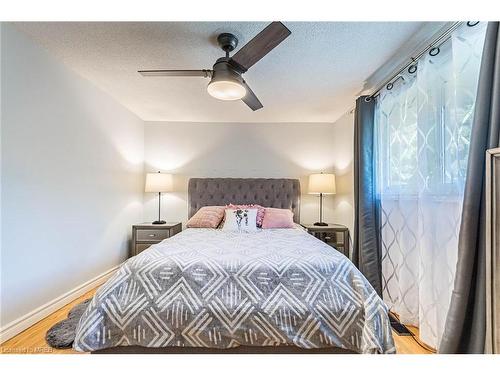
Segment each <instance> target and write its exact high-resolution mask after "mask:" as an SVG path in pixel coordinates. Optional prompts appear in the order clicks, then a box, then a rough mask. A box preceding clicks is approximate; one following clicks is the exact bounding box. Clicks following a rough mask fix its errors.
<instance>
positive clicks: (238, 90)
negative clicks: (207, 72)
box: [207, 81, 247, 100]
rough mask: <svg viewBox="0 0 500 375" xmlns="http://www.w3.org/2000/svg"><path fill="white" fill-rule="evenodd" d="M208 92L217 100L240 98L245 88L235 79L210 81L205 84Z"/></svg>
mask: <svg viewBox="0 0 500 375" xmlns="http://www.w3.org/2000/svg"><path fill="white" fill-rule="evenodd" d="M207 91H208V93H209V94H210V95H211V96H213V97H214V98H216V99H219V100H240V99H241V98H243V97H244V96H245V95H246V93H247V90H246V88H245V87H244V86H242V85H241V84H240V83H238V82H235V81H212V82H210V83H209V84H208V86H207Z"/></svg>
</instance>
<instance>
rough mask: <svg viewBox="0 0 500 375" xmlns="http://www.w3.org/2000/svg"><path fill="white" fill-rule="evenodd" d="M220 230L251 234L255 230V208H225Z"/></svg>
mask: <svg viewBox="0 0 500 375" xmlns="http://www.w3.org/2000/svg"><path fill="white" fill-rule="evenodd" d="M225 214H226V219H225V222H224V226H223V227H222V230H231V231H241V232H253V231H256V230H257V209H256V208H226V212H225Z"/></svg>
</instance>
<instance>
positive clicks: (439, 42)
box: [367, 21, 479, 99]
mask: <svg viewBox="0 0 500 375" xmlns="http://www.w3.org/2000/svg"><path fill="white" fill-rule="evenodd" d="M463 23H464V22H454V23H453V24H452V25H451V26H450V27H449V28H447V29H446V30H445V31H444V32H443V33H441V34H440V35H439V36H438V37H436V38H435V39H434V40H433V41H432V42H431V43H430V44H429V45H428V46H427V47H425V48H424V49H423V50H422V51H420V52H419V53H417V55H416V56H414V57H410V61H409V62H408V63H407V64H406V65H405V66H404V67H403V68H401V69H400V70H398V72H397V73H396V74H393V75H392V76H391V78H390V79H388V80H386V81H385V82H384V83H383V84H382V85H380V86H378V87H377V89H376V90H375V91H374V92H373V93H372V94H371V95H369V98H370V99H371V98H375V97H376V96H378V95H379V94H380V91H382V90H383V89H384V87H387V86H388V85H392V84H393V80H394V81H397V80H398V79H399V77H400V74H401V73H402V72H403V71H404V70H406V69H411V68H412V67H414V70H413V71H411V72H410V73H415V72H416V66H415V65H414V64H415V62H416V61H418V59H419V58H421V57H422V56H423V55H424V54H425V53H426V52H428V51H429V52H430V51H431V50H433V49H435V50H436V52H437V53H436V55H437V54H438V53H439V46H441V45H442V44H443V43H444V42H446V41H447V40H448V39H450V37H451V34H452V33H453V31H455V30H456V29H457V28H458V27H459V26H460V25H462V24H463ZM478 23H479V22H478V21H468V22H467V26H469V27H473V26H476V25H477V24H478ZM433 56H435V55H433ZM391 88H392V87H391ZM367 99H368V98H367Z"/></svg>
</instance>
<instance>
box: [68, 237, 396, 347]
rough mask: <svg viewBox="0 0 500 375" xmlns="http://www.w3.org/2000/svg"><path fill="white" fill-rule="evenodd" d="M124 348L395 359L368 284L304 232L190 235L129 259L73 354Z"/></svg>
mask: <svg viewBox="0 0 500 375" xmlns="http://www.w3.org/2000/svg"><path fill="white" fill-rule="evenodd" d="M126 345H139V346H145V347H168V346H184V347H210V348H221V349H224V348H233V347H236V346H239V345H246V346H255V345H257V346H272V345H295V346H298V347H301V348H324V347H331V346H334V347H340V348H344V349H348V350H352V351H355V352H359V353H394V352H395V347H394V342H393V339H392V334H391V328H390V324H389V319H388V317H387V308H386V306H385V304H384V303H383V302H382V300H381V299H380V298H379V297H378V296H377V294H376V292H375V291H374V289H373V288H372V287H371V285H370V284H369V283H368V281H367V280H366V279H365V278H364V277H363V275H362V274H361V273H360V272H359V271H358V270H357V269H356V267H354V265H353V264H352V263H351V262H350V261H349V260H348V259H347V258H346V257H344V256H343V255H342V254H340V253H339V252H337V251H336V250H334V249H332V248H331V247H330V246H329V245H327V244H325V243H323V242H321V241H319V240H317V239H316V238H314V237H313V236H311V235H309V234H307V233H306V232H305V231H303V230H301V229H275V230H269V229H267V230H259V231H257V232H254V233H236V232H227V231H221V230H212V229H187V230H185V231H183V232H181V233H180V234H178V235H176V236H174V237H172V238H169V239H167V240H164V241H163V242H161V243H159V244H157V245H153V246H152V247H150V248H149V249H147V250H145V251H144V252H142V253H141V254H139V255H138V256H135V257H133V258H130V259H129V260H128V261H126V262H125V263H124V264H123V265H122V266H121V267H120V269H119V270H118V271H117V272H116V274H115V275H114V276H113V277H112V278H111V279H110V280H108V281H107V282H106V283H105V284H104V285H103V286H101V287H100V288H99V289H98V291H97V293H96V295H95V296H94V298H93V299H92V301H91V303H90V304H89V307H88V308H87V310H86V312H85V314H84V315H83V316H82V318H81V320H80V323H79V325H78V328H77V333H76V338H75V342H74V348H75V349H76V350H79V351H95V350H99V349H104V348H110V347H116V346H126Z"/></svg>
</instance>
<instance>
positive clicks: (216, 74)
mask: <svg viewBox="0 0 500 375" xmlns="http://www.w3.org/2000/svg"><path fill="white" fill-rule="evenodd" d="M211 81H213V82H215V81H237V82H239V83H243V78H242V77H241V73H240V72H238V71H237V70H236V69H235V68H234V67H233V66H232V65H231V64H230V63H229V61H228V59H226V58H224V57H221V58H220V59H218V60H217V61H216V62H215V64H214V66H213V71H212V80H211Z"/></svg>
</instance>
